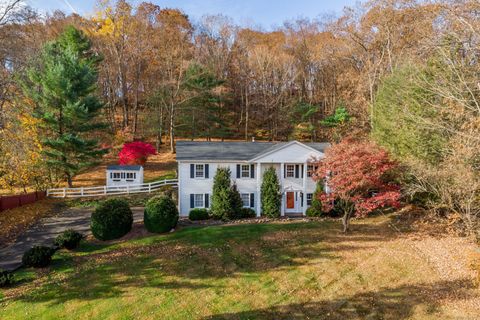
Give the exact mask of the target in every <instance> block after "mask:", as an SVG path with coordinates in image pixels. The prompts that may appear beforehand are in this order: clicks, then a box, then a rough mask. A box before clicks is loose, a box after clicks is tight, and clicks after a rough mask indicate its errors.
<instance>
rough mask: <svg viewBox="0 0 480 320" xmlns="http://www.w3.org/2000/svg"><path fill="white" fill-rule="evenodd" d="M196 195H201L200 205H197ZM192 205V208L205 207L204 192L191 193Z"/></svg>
mask: <svg viewBox="0 0 480 320" xmlns="http://www.w3.org/2000/svg"><path fill="white" fill-rule="evenodd" d="M197 196H201V198H202V205H201V206H197ZM193 207H194V208H205V194H204V193H194V195H193Z"/></svg>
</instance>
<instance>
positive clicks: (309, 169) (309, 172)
mask: <svg viewBox="0 0 480 320" xmlns="http://www.w3.org/2000/svg"><path fill="white" fill-rule="evenodd" d="M317 169H318V166H316V165H313V164H309V165H307V177H312V176H313V174H314V173H315V172H316V171H317Z"/></svg>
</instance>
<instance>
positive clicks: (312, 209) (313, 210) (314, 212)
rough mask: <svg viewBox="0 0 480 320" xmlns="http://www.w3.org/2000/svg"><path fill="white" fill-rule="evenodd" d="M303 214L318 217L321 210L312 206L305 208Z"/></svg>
mask: <svg viewBox="0 0 480 320" xmlns="http://www.w3.org/2000/svg"><path fill="white" fill-rule="evenodd" d="M305 214H306V215H307V217H320V216H321V215H322V211H321V210H318V209H317V208H316V207H313V206H312V207H308V208H307V211H306V212H305Z"/></svg>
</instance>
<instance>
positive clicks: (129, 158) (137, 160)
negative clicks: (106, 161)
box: [118, 141, 157, 165]
mask: <svg viewBox="0 0 480 320" xmlns="http://www.w3.org/2000/svg"><path fill="white" fill-rule="evenodd" d="M156 153H157V151H156V150H155V148H154V147H153V146H152V145H151V144H149V143H145V142H142V141H134V142H130V143H125V144H124V145H123V148H122V150H120V152H119V153H118V162H119V163H120V164H123V165H133V164H139V165H144V164H145V163H146V162H147V159H148V157H149V156H151V155H154V154H156Z"/></svg>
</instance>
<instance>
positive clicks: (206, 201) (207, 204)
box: [205, 193, 210, 208]
mask: <svg viewBox="0 0 480 320" xmlns="http://www.w3.org/2000/svg"><path fill="white" fill-rule="evenodd" d="M208 200H209V199H208V193H205V208H208V207H210V204H209V203H208Z"/></svg>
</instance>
